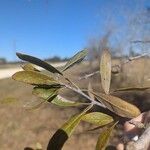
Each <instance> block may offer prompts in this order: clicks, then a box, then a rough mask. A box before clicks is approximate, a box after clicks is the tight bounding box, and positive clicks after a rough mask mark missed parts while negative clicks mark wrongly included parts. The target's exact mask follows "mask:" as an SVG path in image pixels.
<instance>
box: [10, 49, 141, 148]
mask: <svg viewBox="0 0 150 150" xmlns="http://www.w3.org/2000/svg"><path fill="white" fill-rule="evenodd" d="M87 53H88V52H87V50H82V51H80V52H78V53H77V54H75V55H74V56H73V57H72V58H71V59H70V60H69V61H68V62H67V63H66V64H65V65H64V66H63V67H62V68H61V69H57V68H55V67H53V66H52V65H50V64H48V63H47V62H45V61H42V60H40V59H39V58H36V57H33V56H29V55H26V54H21V53H17V56H18V57H19V58H20V59H22V60H24V61H27V62H28V63H27V64H26V65H25V66H23V67H22V68H23V71H20V72H17V73H15V74H14V75H13V76H12V78H13V79H14V80H17V81H20V82H24V83H27V84H30V85H33V91H32V93H33V94H34V95H36V96H38V97H39V98H40V99H42V102H40V103H39V104H38V105H37V107H39V106H40V105H42V104H43V103H45V102H48V103H52V104H54V105H56V106H58V107H73V106H74V107H77V106H82V105H84V106H86V107H85V109H84V110H83V111H81V112H80V113H79V114H75V115H74V116H72V117H71V118H70V119H69V120H68V121H67V122H66V123H64V124H63V125H62V126H61V127H60V128H59V129H58V130H57V131H56V133H55V134H54V135H53V137H52V138H51V139H50V141H49V144H48V146H47V149H48V150H60V149H61V148H62V147H63V145H64V143H65V142H66V140H67V139H68V138H69V137H70V136H71V135H72V134H73V132H74V130H75V128H76V127H77V126H78V125H79V123H80V122H81V121H84V122H87V123H90V124H94V125H96V126H97V127H103V126H106V127H107V128H105V129H104V130H103V131H102V132H101V134H100V136H99V138H98V141H97V144H96V150H104V149H105V148H106V146H107V144H108V141H109V138H110V136H111V133H112V131H113V129H114V127H115V126H116V124H117V123H118V120H116V119H114V118H113V117H112V116H110V115H107V114H104V113H102V112H90V111H91V108H92V107H93V106H94V105H98V106H100V107H104V108H106V109H108V110H110V111H112V112H113V113H115V114H116V115H118V116H120V117H126V118H134V117H136V116H138V115H139V114H140V110H139V109H138V108H137V107H136V106H135V105H133V104H130V103H128V102H127V101H126V100H122V99H120V98H118V97H115V96H113V95H111V94H110V85H111V73H112V71H111V70H112V67H111V54H110V52H109V51H108V50H103V52H102V55H101V59H100V78H101V85H102V88H103V91H104V92H103V93H100V92H98V93H97V92H94V91H93V89H92V86H91V84H89V86H88V89H87V90H85V91H86V92H87V94H85V92H84V91H82V90H81V89H80V88H79V87H78V86H77V85H76V84H75V83H74V82H73V81H71V80H70V79H69V78H68V77H66V76H65V75H64V72H65V71H66V70H68V69H69V68H71V67H73V66H74V65H76V64H77V63H80V62H82V60H83V59H84V58H85V57H86V55H87ZM32 64H34V65H37V66H40V67H42V68H44V69H45V70H47V71H48V72H50V73H49V74H48V75H47V74H44V73H42V72H41V71H40V70H38V69H37V68H36V67H34V66H33V65H32ZM59 77H62V78H64V80H65V81H66V82H67V83H66V82H62V81H61V80H59ZM63 88H68V89H69V90H72V91H74V92H76V93H78V94H80V95H81V96H83V97H84V98H86V99H88V102H84V103H83V102H81V101H72V100H68V99H65V98H64V97H62V96H61V95H60V93H59V91H60V89H63ZM131 89H132V88H131ZM120 90H123V89H120ZM124 90H130V89H124ZM116 91H117V90H116ZM89 101H90V102H89ZM37 107H36V106H34V108H37Z"/></svg>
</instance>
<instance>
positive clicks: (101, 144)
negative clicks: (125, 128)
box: [96, 122, 117, 150]
mask: <svg viewBox="0 0 150 150" xmlns="http://www.w3.org/2000/svg"><path fill="white" fill-rule="evenodd" d="M116 124H117V122H116V123H114V124H113V125H112V126H110V127H109V128H107V129H105V130H103V131H102V132H101V134H100V136H99V137H98V141H97V144H96V150H105V149H106V146H107V144H108V142H109V139H110V136H111V134H112V131H113V129H114V127H115V125H116Z"/></svg>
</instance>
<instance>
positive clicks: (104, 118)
mask: <svg viewBox="0 0 150 150" xmlns="http://www.w3.org/2000/svg"><path fill="white" fill-rule="evenodd" d="M82 120H83V121H85V122H88V123H92V124H95V125H98V126H104V125H107V124H109V123H111V122H113V118H112V117H111V116H109V115H107V114H104V113H101V112H91V113H88V114H85V115H84V116H83V117H82Z"/></svg>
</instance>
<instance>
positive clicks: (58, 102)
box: [51, 95, 87, 107]
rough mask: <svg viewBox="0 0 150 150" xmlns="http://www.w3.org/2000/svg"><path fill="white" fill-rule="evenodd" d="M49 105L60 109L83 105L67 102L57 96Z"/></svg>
mask: <svg viewBox="0 0 150 150" xmlns="http://www.w3.org/2000/svg"><path fill="white" fill-rule="evenodd" d="M51 103H53V104H55V105H57V106H61V107H72V106H80V105H84V104H85V103H81V102H74V101H70V100H67V99H65V98H63V97H61V96H59V95H57V97H56V98H55V99H53V100H52V101H51ZM86 104H87V103H86Z"/></svg>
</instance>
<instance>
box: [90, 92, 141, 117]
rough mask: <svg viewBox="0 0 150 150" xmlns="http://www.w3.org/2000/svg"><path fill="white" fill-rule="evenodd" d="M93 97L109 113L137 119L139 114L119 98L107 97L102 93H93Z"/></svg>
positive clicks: (134, 108)
mask: <svg viewBox="0 0 150 150" xmlns="http://www.w3.org/2000/svg"><path fill="white" fill-rule="evenodd" d="M93 94H94V95H95V97H96V98H97V99H98V100H99V101H100V102H102V103H103V104H104V105H105V106H106V107H107V108H108V109H109V110H110V111H112V112H114V113H115V114H117V115H119V116H121V117H127V118H134V117H137V116H138V115H139V114H140V113H141V112H140V110H139V109H138V108H137V107H136V106H135V105H133V104H130V103H128V102H126V101H125V100H122V99H121V98H118V97H115V96H112V95H107V94H103V93H94V92H93Z"/></svg>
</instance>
